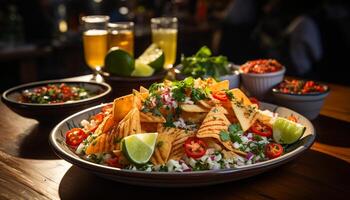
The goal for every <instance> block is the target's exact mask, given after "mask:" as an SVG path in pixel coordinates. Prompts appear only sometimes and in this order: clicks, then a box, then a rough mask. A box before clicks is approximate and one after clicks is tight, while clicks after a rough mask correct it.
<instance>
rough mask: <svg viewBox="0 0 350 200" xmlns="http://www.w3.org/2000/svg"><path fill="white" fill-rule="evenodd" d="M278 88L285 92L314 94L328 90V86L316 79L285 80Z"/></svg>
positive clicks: (279, 90)
mask: <svg viewBox="0 0 350 200" xmlns="http://www.w3.org/2000/svg"><path fill="white" fill-rule="evenodd" d="M276 90H277V91H278V92H281V93H284V94H314V93H323V92H325V91H327V86H326V85H322V84H319V83H316V82H314V81H304V80H296V79H293V80H284V81H283V82H282V83H280V84H279V85H278V86H277V88H276Z"/></svg>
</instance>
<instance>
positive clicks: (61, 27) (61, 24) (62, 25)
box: [58, 20, 68, 33]
mask: <svg viewBox="0 0 350 200" xmlns="http://www.w3.org/2000/svg"><path fill="white" fill-rule="evenodd" d="M58 30H59V31H60V32H61V33H65V32H67V30H68V24H67V22H66V21H65V20H61V21H60V22H59V23H58Z"/></svg>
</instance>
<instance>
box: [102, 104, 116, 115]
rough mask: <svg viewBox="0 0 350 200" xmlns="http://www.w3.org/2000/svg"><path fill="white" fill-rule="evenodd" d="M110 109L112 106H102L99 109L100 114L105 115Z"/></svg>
mask: <svg viewBox="0 0 350 200" xmlns="http://www.w3.org/2000/svg"><path fill="white" fill-rule="evenodd" d="M112 107H113V104H111V105H107V106H103V107H102V108H101V112H103V113H105V112H107V111H109V110H110V109H112Z"/></svg>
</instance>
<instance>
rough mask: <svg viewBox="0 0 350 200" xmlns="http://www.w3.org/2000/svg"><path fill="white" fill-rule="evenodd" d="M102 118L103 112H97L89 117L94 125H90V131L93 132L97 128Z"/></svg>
mask: <svg viewBox="0 0 350 200" xmlns="http://www.w3.org/2000/svg"><path fill="white" fill-rule="evenodd" d="M103 118H104V114H103V113H98V114H96V115H94V116H92V117H91V119H93V120H95V124H96V125H95V126H93V127H91V128H90V129H89V131H90V132H95V130H96V129H97V127H98V125H100V124H101V122H102V121H103Z"/></svg>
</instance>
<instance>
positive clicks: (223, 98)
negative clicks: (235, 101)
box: [213, 91, 228, 101]
mask: <svg viewBox="0 0 350 200" xmlns="http://www.w3.org/2000/svg"><path fill="white" fill-rule="evenodd" d="M213 97H214V98H215V99H217V100H220V101H227V100H228V97H227V95H226V92H225V91H218V92H215V93H213Z"/></svg>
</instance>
